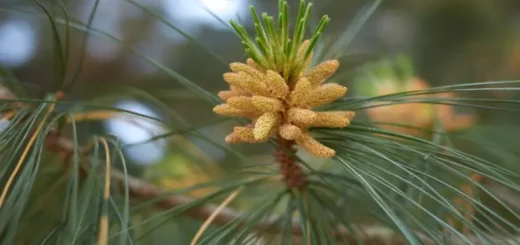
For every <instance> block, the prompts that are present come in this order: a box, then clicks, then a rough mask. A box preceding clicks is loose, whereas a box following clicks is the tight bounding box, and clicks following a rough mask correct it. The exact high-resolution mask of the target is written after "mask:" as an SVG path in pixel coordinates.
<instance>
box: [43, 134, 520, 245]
mask: <svg viewBox="0 0 520 245" xmlns="http://www.w3.org/2000/svg"><path fill="white" fill-rule="evenodd" d="M50 136H52V135H50ZM51 142H53V144H55V145H54V149H59V150H61V151H67V152H72V151H73V147H74V143H73V142H72V140H71V139H67V138H64V137H56V138H54V139H53V140H52V141H51ZM56 147H57V148H56ZM86 150H88V149H82V150H80V151H83V152H84V153H86V152H85V151H86ZM111 178H112V179H113V180H115V181H116V182H117V183H118V184H124V183H125V182H126V181H128V189H129V191H130V196H131V198H132V199H134V200H140V201H146V200H153V199H160V200H159V201H158V202H157V203H156V204H155V205H156V206H157V207H158V208H161V209H172V208H175V207H178V206H181V205H184V204H187V203H190V202H192V201H194V200H195V199H193V198H191V197H187V196H183V195H168V196H165V191H164V190H162V189H160V188H158V187H157V186H155V185H153V184H150V183H148V182H146V181H144V180H142V179H138V178H135V177H132V176H128V175H125V174H124V173H122V172H120V171H118V170H116V169H114V170H112V172H111ZM161 197H162V199H161ZM217 209H218V206H217V205H213V204H204V205H202V206H198V207H194V208H191V209H189V210H187V211H186V212H185V215H187V216H189V217H191V218H193V219H197V220H206V219H208V217H210V216H211V215H212V214H213V213H215V211H216V210H217ZM243 214H244V213H243V212H240V211H236V210H234V209H231V208H223V209H222V210H220V211H219V212H218V214H217V215H216V216H215V217H214V219H213V222H212V224H216V225H226V224H228V223H229V222H232V221H233V220H234V219H236V218H238V217H240V216H242V215H243ZM279 218H280V217H279V216H276V215H273V216H268V217H266V218H264V219H263V221H261V222H259V223H258V224H256V226H255V229H256V230H257V231H261V232H280V229H281V227H279V226H278V225H277V224H278V222H279ZM292 227H293V228H292V233H293V234H294V235H297V236H301V235H302V234H303V232H302V230H301V225H300V220H299V219H294V220H293V221H292ZM353 227H355V228H356V229H355V230H356V233H357V234H356V235H352V233H351V232H350V231H348V230H347V229H345V228H343V227H339V229H338V230H339V232H337V233H336V234H335V236H336V237H337V238H338V239H340V240H341V239H346V240H347V241H348V242H349V243H351V244H356V242H357V240H356V237H357V238H360V239H362V240H363V242H364V243H365V244H381V243H382V242H384V244H391V245H405V244H408V242H407V241H406V239H405V238H404V237H402V235H401V234H400V233H399V232H396V231H395V230H392V229H390V228H387V227H384V226H378V225H370V226H359V225H353ZM357 231H359V232H357ZM417 236H418V237H419V238H420V239H421V240H422V241H423V242H424V243H425V244H427V245H434V244H435V241H433V240H432V239H430V238H428V237H427V236H425V235H424V234H421V233H417ZM468 239H469V240H471V242H472V243H473V244H475V245H479V244H485V243H483V242H481V241H480V239H479V238H478V237H476V236H469V237H468ZM452 240H454V241H457V240H460V238H456V237H453V238H452ZM516 240H520V237H519V238H517V239H514V240H513V239H499V238H493V239H491V241H490V242H491V244H495V245H499V244H514V243H515V242H516ZM454 244H466V243H465V242H464V241H462V240H461V241H459V242H457V243H454Z"/></svg>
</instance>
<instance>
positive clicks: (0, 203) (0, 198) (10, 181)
mask: <svg viewBox="0 0 520 245" xmlns="http://www.w3.org/2000/svg"><path fill="white" fill-rule="evenodd" d="M55 106H56V104H54V103H52V104H51V105H50V106H49V109H48V110H47V112H46V113H45V115H44V116H43V118H42V120H41V122H40V124H39V125H38V128H37V129H36V131H35V132H34V133H33V135H32V136H31V138H30V139H29V143H28V144H27V146H26V147H25V149H24V151H23V153H22V156H21V157H20V159H19V160H18V163H17V164H16V167H15V168H14V170H13V172H12V173H11V176H9V179H8V180H7V183H6V184H5V186H4V189H3V190H2V195H1V196H0V208H2V206H3V204H4V200H5V197H6V196H7V192H8V191H9V187H11V185H12V184H13V181H14V178H15V177H16V175H17V174H18V172H19V171H20V168H21V167H22V163H23V162H24V160H25V158H26V157H27V154H28V153H29V150H31V147H32V145H33V144H34V141H35V140H36V137H37V136H38V134H39V133H40V131H41V130H42V128H43V125H44V124H45V121H46V119H47V116H48V115H49V113H51V112H52V111H53V110H54V107H55Z"/></svg>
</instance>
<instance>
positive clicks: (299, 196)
mask: <svg viewBox="0 0 520 245" xmlns="http://www.w3.org/2000/svg"><path fill="white" fill-rule="evenodd" d="M124 1H125V2H126V3H128V4H130V5H131V6H133V7H135V9H137V10H139V11H142V13H144V14H147V15H149V16H151V17H153V18H154V19H156V20H158V21H160V22H163V23H164V24H166V25H167V26H168V27H169V28H170V29H171V31H172V32H178V33H180V34H181V35H183V36H185V37H187V38H189V39H190V40H191V41H193V42H194V43H195V44H196V45H198V46H199V49H200V50H203V51H205V52H207V55H208V57H212V58H215V59H216V60H223V59H222V58H220V57H218V55H217V54H216V53H215V52H213V51H212V50H211V48H208V47H205V46H204V45H203V44H201V43H200V42H198V41H197V40H195V39H193V38H191V37H190V36H189V35H188V34H186V33H184V32H183V31H182V30H181V29H179V28H178V27H177V25H176V23H171V22H169V21H168V20H167V19H165V18H164V17H162V15H161V14H160V12H158V11H156V10H154V9H152V8H150V7H148V6H145V5H143V4H141V3H139V2H137V1H133V0H124ZM99 2H100V1H99V0H96V1H95V2H94V4H93V6H92V10H91V12H90V15H89V18H88V21H87V22H82V21H80V20H79V19H77V18H76V17H75V16H72V15H69V12H68V10H67V7H66V4H64V3H63V2H61V1H59V0H54V1H49V2H44V1H38V0H34V1H31V2H29V3H27V4H15V3H7V4H2V5H1V8H0V10H1V11H3V12H9V13H12V14H19V15H23V16H27V17H28V18H34V19H37V20H39V21H42V22H48V23H49V28H48V30H47V31H48V32H49V33H51V36H52V40H53V42H52V44H53V57H54V63H53V64H52V65H53V80H52V86H51V87H50V88H48V89H47V90H45V94H44V95H43V96H39V95H34V93H31V92H30V89H29V88H28V87H27V86H25V83H23V82H21V81H18V80H17V78H16V77H14V76H13V75H11V73H10V72H9V71H8V70H2V71H1V76H0V79H1V80H0V82H1V87H0V99H1V101H2V103H1V104H0V110H1V116H2V117H1V119H0V124H2V125H6V126H5V128H4V129H3V130H2V131H0V162H1V163H2V164H1V165H0V176H1V177H0V178H1V181H2V183H3V184H2V190H1V195H0V244H20V245H25V244H67V245H70V244H100V245H105V244H120V245H124V244H135V245H137V244H190V245H195V244H201V245H202V244H206V245H210V244H262V245H264V244H283V245H285V244H414V245H415V244H518V243H520V234H519V233H520V227H519V225H520V214H519V213H520V209H519V205H518V202H516V203H515V202H514V201H511V197H514V196H515V195H518V194H519V192H520V185H519V184H520V183H519V180H520V168H519V165H518V159H520V156H519V154H518V151H517V150H516V151H515V150H514V149H509V147H510V145H509V146H504V145H501V144H500V143H501V142H496V141H495V139H494V137H492V135H493V134H495V132H498V131H500V130H509V129H508V128H507V127H503V126H498V125H495V126H493V125H491V126H490V127H491V128H492V133H491V134H490V135H491V137H490V136H489V135H488V136H485V137H474V136H471V135H470V136H467V135H464V134H460V133H457V132H452V131H451V130H452V129H453V128H451V127H449V125H448V126H447V125H446V124H444V123H443V118H444V117H447V116H446V115H444V114H442V115H441V114H440V113H439V114H437V112H440V111H441V110H440V109H439V108H440V106H449V108H465V109H471V110H474V111H491V112H493V113H504V114H516V113H519V111H518V104H519V103H520V101H518V100H514V99H496V98H492V97H490V96H489V93H490V92H496V91H508V92H515V91H518V90H519V88H520V87H519V86H518V85H519V81H486V82H474V83H461V84H456V85H448V86H438V87H429V86H428V87H421V88H419V89H402V87H403V86H396V87H392V89H390V90H389V92H387V93H386V92H385V93H382V94H373V93H372V94H370V93H368V95H364V96H356V95H355V94H354V93H353V95H352V96H350V94H347V95H346V96H343V95H344V94H345V92H346V91H345V90H344V89H343V88H344V87H343V86H342V84H343V83H344V81H342V77H344V74H346V73H348V72H352V71H347V70H342V69H343V68H342V66H341V62H338V61H337V60H336V59H338V60H340V61H341V60H343V59H340V58H344V57H343V56H342V55H343V54H344V53H345V52H346V50H347V49H348V47H349V44H350V43H351V41H352V40H353V39H354V37H355V35H356V34H357V33H358V32H359V30H360V28H361V26H362V24H363V23H364V22H366V21H367V19H368V18H369V17H370V16H371V14H372V13H374V11H375V10H376V9H377V7H378V6H379V5H380V4H381V1H378V0H375V1H374V2H370V3H369V4H368V5H367V6H366V7H365V8H364V9H362V10H361V11H360V13H359V14H358V15H357V18H356V19H354V20H353V21H352V22H351V23H350V24H348V25H347V28H346V30H345V32H344V33H343V34H342V35H339V37H338V38H337V40H335V41H333V42H331V41H330V40H328V39H326V35H327V32H326V31H325V26H326V25H327V24H328V22H329V21H331V19H330V18H329V17H327V16H324V17H323V18H321V19H320V20H319V21H316V22H313V20H314V19H315V18H314V15H313V14H312V8H313V7H312V6H313V5H312V3H308V2H306V1H304V0H301V1H300V2H299V6H289V4H288V3H287V2H286V1H282V0H280V1H279V5H278V7H279V12H278V13H277V14H275V15H274V16H270V15H269V14H263V15H260V16H259V15H258V13H257V12H256V10H255V9H254V8H253V7H252V8H251V12H252V16H253V18H254V19H253V20H254V26H252V27H248V26H243V25H242V24H239V23H235V22H231V23H230V27H229V28H230V30H231V28H232V30H234V31H236V33H237V34H238V35H237V36H238V38H240V40H241V41H242V43H243V45H244V47H245V52H244V53H245V54H247V57H248V58H249V60H248V59H244V60H241V61H226V63H227V64H232V65H231V67H230V68H231V70H232V71H233V72H234V73H231V74H228V75H227V77H226V75H224V78H225V80H226V81H227V82H228V83H229V84H230V85H232V86H234V87H231V88H230V89H229V90H227V91H225V92H221V93H220V94H218V93H216V92H213V91H210V90H208V89H205V88H203V87H201V86H200V85H199V84H198V83H197V81H192V80H190V79H188V78H186V77H185V76H183V74H180V73H179V72H178V71H176V70H174V69H171V68H169V67H167V66H166V65H164V64H161V63H160V62H159V61H157V60H155V59H153V58H151V57H149V56H147V55H145V54H143V53H141V52H140V51H139V50H137V49H135V48H134V47H132V46H131V45H128V44H126V43H125V42H124V41H123V40H120V39H118V38H117V37H115V36H114V35H113V34H111V33H107V32H104V31H102V30H98V29H96V28H94V27H92V22H93V20H94V19H95V18H96V15H97V8H98V5H99ZM289 9H295V10H298V11H297V14H296V15H295V16H292V15H290V14H289V12H290V11H289ZM215 17H216V18H218V17H217V16H216V15H215ZM219 21H221V22H222V23H223V24H225V25H227V23H226V22H225V21H223V20H220V19H219ZM332 21H333V20H332ZM248 30H254V31H255V32H256V36H255V37H254V39H253V37H252V36H251V32H248ZM307 30H311V34H310V35H309V34H306V33H309V32H308V31H307ZM306 31H307V32H306ZM72 32H82V33H83V35H82V37H83V38H82V40H80V42H79V43H80V46H81V50H82V51H83V52H84V51H85V45H86V40H87V38H88V37H89V36H95V37H99V38H103V39H104V40H106V41H107V42H112V43H114V44H117V45H119V46H120V47H122V48H124V49H125V51H126V52H128V53H129V54H132V55H133V56H135V57H137V58H139V59H140V60H142V61H144V62H147V63H148V64H149V65H151V66H154V67H156V68H157V69H158V70H160V71H161V72H163V73H164V74H165V75H166V76H168V78H169V80H171V82H172V83H176V84H178V85H181V86H183V87H184V88H185V89H186V90H188V91H189V92H190V93H192V94H194V95H195V96H196V97H197V98H198V99H200V100H202V101H205V103H207V105H208V106H209V107H208V108H210V107H214V108H220V109H215V112H217V113H219V114H223V115H232V116H244V115H245V116H246V117H245V118H241V117H222V116H216V115H213V112H212V111H211V110H210V109H208V110H207V111H205V112H201V113H207V114H208V115H210V116H209V117H213V118H214V121H208V122H205V123H201V124H198V125H196V124H193V123H191V122H190V121H189V120H186V119H185V115H182V113H179V112H177V111H175V110H174V109H173V108H172V107H171V106H170V105H169V104H168V103H167V102H166V101H165V100H164V99H163V98H162V97H161V96H158V95H157V94H155V93H153V92H149V91H145V90H141V89H137V88H131V87H123V88H119V89H117V90H116V92H114V93H113V94H106V95H103V96H97V97H95V98H91V99H88V100H81V101H78V100H75V99H74V97H73V95H74V88H75V85H76V82H77V80H78V76H79V74H80V73H81V72H82V69H81V68H82V63H83V59H84V55H83V54H81V56H80V57H79V59H78V58H76V59H78V60H79V62H78V64H75V63H73V62H70V60H71V53H72V52H71V46H72V45H76V44H72V43H71V39H70V33H72ZM323 40H326V41H323ZM328 60H329V61H328ZM326 61H328V63H327V62H326ZM323 62H325V63H323ZM227 64H226V65H227ZM320 64H321V65H320ZM338 65H339V68H338ZM313 67H317V68H314V69H313ZM354 72H355V73H356V74H358V78H359V83H367V84H369V85H368V86H369V88H365V90H364V92H366V91H374V89H375V90H377V89H378V88H381V86H383V85H384V84H380V83H378V82H377V81H380V79H378V78H379V77H384V78H389V77H390V78H392V79H393V80H400V81H411V80H413V79H410V78H413V77H416V75H415V73H414V70H413V67H412V66H411V64H410V63H409V62H408V61H406V60H405V59H401V58H399V59H397V60H384V61H383V62H376V63H375V64H370V65H367V66H363V69H360V70H356V71H354ZM230 76H231V78H230ZM232 76H235V77H232ZM255 76H256V77H255ZM327 79H328V80H327ZM217 80H218V82H220V83H222V84H224V83H225V82H224V81H221V80H222V79H221V78H220V77H219V78H217V77H216V78H215V81H217ZM325 80H327V81H331V82H333V83H338V84H337V86H336V85H334V86H335V87H334V86H330V85H321V86H322V87H318V86H319V85H320V84H321V83H322V82H325ZM265 81H267V82H268V84H267V85H268V87H269V89H271V90H265V91H264V88H259V87H258V86H261V85H259V84H262V82H265ZM302 81H303V82H302ZM407 85H408V84H407ZM407 85H406V86H407ZM306 86H307V87H308V88H306ZM406 86H404V87H406ZM332 87H333V88H332ZM272 88H275V89H272ZM311 88H312V89H313V90H312V91H314V94H318V93H320V94H319V96H318V95H315V96H314V95H313V94H312V93H307V92H309V91H311ZM323 88H324V89H323ZM330 88H332V89H330ZM299 89H300V90H299ZM320 89H322V90H320ZM294 91H300V92H301V91H304V92H305V93H304V96H303V97H302V96H301V95H300V97H302V98H300V99H301V101H302V102H301V103H300V104H298V103H296V102H294V101H296V100H297V99H298V98H295V97H298V93H295V92H294ZM338 91H339V92H338ZM289 92H291V93H292V94H291V95H289ZM336 92H337V96H336V95H334V94H335V93H336ZM262 93H265V94H262ZM349 93H350V92H349ZM446 93H449V94H450V95H451V96H448V97H446V96H439V95H442V94H446ZM331 94H332V95H331ZM361 94H363V93H361ZM477 95H478V96H477ZM240 96H242V97H240ZM285 96H288V97H285ZM291 96H292V97H291ZM313 96H314V97H313ZM327 96H329V97H330V98H329V97H327ZM486 96H488V97H486ZM289 97H290V98H289ZM121 98H133V99H139V100H142V101H146V102H147V103H149V104H152V105H154V106H155V107H156V108H158V110H159V111H161V113H162V114H164V116H163V117H160V118H156V117H152V116H147V115H144V114H139V113H135V112H132V111H129V110H123V109H118V108H116V107H114V106H109V104H111V103H112V102H114V101H117V100H119V99H121ZM232 98H235V99H232ZM284 98H289V99H287V100H285V99H284ZM323 98H325V100H326V103H321V102H323V101H321V100H322V99H323ZM327 98H328V99H327ZM230 100H235V101H234V102H233V101H231V102H230ZM309 101H310V102H309ZM311 102H312V103H311ZM224 103H226V104H224ZM291 103H294V105H296V104H298V105H306V106H309V108H299V109H298V110H299V111H298V110H293V108H291V109H288V111H287V113H286V112H285V111H284V110H285V109H283V108H286V107H284V106H287V104H291ZM222 104H224V105H227V107H226V108H223V107H222ZM219 105H220V106H221V107H219ZM252 105H253V106H252ZM310 105H313V106H312V107H314V106H316V108H313V110H314V111H311V110H310V107H311V106H310ZM408 105H419V106H425V107H405V106H408ZM233 106H235V107H233ZM396 106H403V107H399V108H398V107H396ZM238 107H240V108H241V110H238V109H237V108H238ZM252 108H253V109H254V110H253V109H252ZM259 108H260V109H259ZM262 108H263V109H262ZM265 108H267V109H265ZM378 108H382V109H384V108H387V110H386V111H385V110H381V111H375V110H374V109H378ZM413 108H419V109H417V110H423V109H424V108H427V110H426V109H425V110H426V111H428V112H430V114H429V116H430V117H429V120H430V121H429V122H430V123H429V124H424V125H423V126H425V127H416V125H417V124H415V123H413V121H410V120H400V118H399V117H397V116H395V115H403V117H402V118H405V116H404V115H409V114H410V111H407V110H412V111H413V110H415V109H413ZM444 108H446V107H444ZM291 110H292V111H296V112H294V113H293V114H291V113H292V112H290V111H291ZM280 111H283V113H281V112H280ZM330 111H333V113H330ZM371 111H372V112H377V113H376V114H375V115H392V117H390V116H388V117H382V116H379V117H377V118H374V116H373V115H374V113H372V114H371ZM444 111H446V110H444ZM448 111H449V113H452V111H451V109H449V110H448ZM279 112H280V113H281V114H276V113H279ZM383 112H386V113H388V114H385V113H383ZM305 113H307V114H305ZM327 113H328V114H327ZM380 113H381V114H380ZM394 113H395V114H394ZM253 114H254V115H253ZM117 115H127V116H128V117H129V118H139V119H145V120H147V121H150V122H153V123H155V124H158V125H161V127H163V128H165V129H167V132H166V133H164V134H161V135H157V136H154V137H152V138H150V139H149V140H147V141H146V142H154V141H160V140H170V141H171V143H172V144H174V145H176V146H178V147H179V149H181V150H182V151H185V156H186V159H187V160H186V161H187V162H188V163H187V165H189V166H188V167H187V169H197V171H198V173H199V174H200V175H197V176H198V177H196V180H194V181H193V182H191V181H188V180H187V179H185V181H187V182H186V183H188V184H185V185H183V186H182V187H179V186H178V185H177V184H175V185H174V187H170V188H165V186H167V184H164V183H171V182H166V181H165V180H164V179H160V178H159V179H160V181H154V180H153V178H149V176H148V175H147V174H143V173H142V172H139V171H134V169H132V168H131V167H130V166H129V165H128V164H127V160H126V159H125V151H127V150H132V147H133V146H135V145H136V144H133V145H125V144H123V143H122V142H121V141H120V140H119V139H118V138H117V137H114V136H113V135H108V134H92V133H89V132H88V131H83V129H84V127H83V126H84V125H86V124H89V123H92V122H96V121H102V120H106V119H110V118H113V117H115V116H117ZM251 115H253V116H251ZM280 115H282V116H280ZM291 115H292V116H291ZM308 115H311V116H308ZM354 115H355V117H354ZM371 115H372V116H371ZM443 115H444V116H443ZM286 117H287V118H289V119H287V120H289V121H284V120H285V118H286ZM309 117H313V118H314V117H315V118H314V119H313V120H314V121H312V122H311V121H308V120H310V119H309ZM248 118H249V119H252V121H248V120H249V119H248ZM298 120H300V121H298ZM306 120H307V121H306ZM289 122H291V123H294V125H297V126H298V127H297V126H294V125H293V124H290V123H289ZM224 123H230V124H231V125H234V126H236V125H246V124H248V123H249V124H252V127H241V128H239V129H238V130H237V129H236V128H235V130H234V133H232V134H231V135H230V136H228V138H227V139H226V141H228V143H236V142H251V143H258V144H253V145H250V146H247V147H249V148H241V147H239V146H236V145H231V144H228V143H224V142H223V140H222V139H214V138H211V137H208V136H207V135H205V134H204V133H203V131H202V130H203V129H204V128H212V127H217V126H219V125H222V124H224ZM385 125H386V126H385ZM388 125H390V126H391V127H387V126H388ZM311 126H312V127H311ZM273 129H276V130H274V131H273ZM457 129H459V128H457ZM513 132H514V130H513ZM186 137H192V138H196V139H198V140H201V141H204V142H205V143H208V144H211V145H213V146H215V147H218V148H219V149H221V150H223V151H224V152H226V154H227V156H228V158H227V160H229V162H233V163H222V164H215V162H213V161H211V159H203V158H202V157H201V155H202V153H201V152H197V151H194V150H193V148H190V147H189V146H188V143H187V142H186V141H185V140H183V139H186ZM146 142H140V143H137V144H141V143H146ZM295 142H296V143H295ZM460 142H464V143H465V144H464V145H465V146H467V145H471V148H470V149H467V147H466V148H464V147H458V146H459V145H461V144H460ZM247 149H260V150H262V151H266V152H269V154H273V155H274V157H272V158H266V159H255V158H253V157H252V156H251V155H250V154H249V152H248V151H247ZM323 152H325V153H323ZM307 153H311V154H314V155H317V156H322V157H323V156H324V157H326V159H319V158H316V157H314V156H309V155H308V154H307ZM322 153H323V154H322ZM143 154H146V153H143ZM320 154H321V155H320ZM201 159H202V160H201ZM182 161H183V160H182V159H176V160H175V161H174V162H177V163H179V162H182ZM174 165H175V164H174ZM162 167H163V169H161V168H157V169H154V168H150V169H149V170H148V171H147V172H146V173H148V174H150V175H160V174H165V173H166V172H167V171H168V169H167V168H164V166H162ZM172 167H173V166H172ZM178 168H180V167H178ZM186 171H188V170H186ZM200 176H204V177H200ZM183 178H184V177H183ZM186 178H187V177H186ZM155 180H157V178H156V179H155ZM504 193H508V194H506V195H504Z"/></svg>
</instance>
